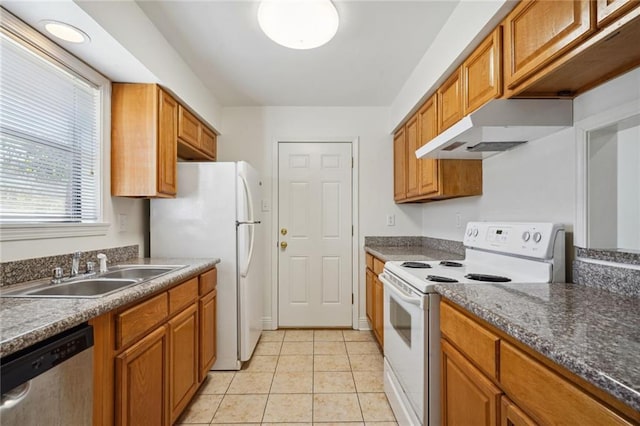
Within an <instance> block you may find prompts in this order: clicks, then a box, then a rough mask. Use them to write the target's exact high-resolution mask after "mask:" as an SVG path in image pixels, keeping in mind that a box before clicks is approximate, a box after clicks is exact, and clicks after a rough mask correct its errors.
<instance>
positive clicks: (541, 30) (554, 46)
mask: <svg viewBox="0 0 640 426" xmlns="http://www.w3.org/2000/svg"><path fill="white" fill-rule="evenodd" d="M593 7H594V4H593V3H592V2H591V1H589V0H567V1H544V0H523V1H521V2H520V3H519V4H518V5H517V6H516V7H515V9H513V11H511V13H510V14H509V15H508V16H507V18H506V19H505V21H504V24H503V25H504V80H505V84H506V87H507V88H509V89H513V88H514V87H516V86H517V85H518V84H520V83H522V81H523V80H524V79H526V78H527V77H529V76H530V75H531V74H532V73H534V72H535V71H537V70H539V69H540V68H541V67H543V66H545V65H547V64H548V63H549V62H551V61H552V60H554V59H556V58H557V57H559V56H560V55H562V54H563V53H564V52H566V51H568V50H569V49H571V48H572V47H574V46H576V45H577V44H578V43H580V42H581V41H583V40H584V39H586V38H587V37H588V36H589V35H590V34H591V33H592V32H593V31H595V19H594V18H593V17H594V13H593V12H592V8H593Z"/></svg>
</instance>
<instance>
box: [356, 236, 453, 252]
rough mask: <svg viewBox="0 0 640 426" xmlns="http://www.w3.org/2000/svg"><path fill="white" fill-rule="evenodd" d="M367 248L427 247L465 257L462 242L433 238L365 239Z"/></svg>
mask: <svg viewBox="0 0 640 426" xmlns="http://www.w3.org/2000/svg"><path fill="white" fill-rule="evenodd" d="M364 245H365V246H367V247H410V246H414V247H415V246H417V247H425V248H430V249H435V250H442V251H447V252H449V253H455V254H459V255H463V256H464V245H463V244H462V242H461V241H453V240H442V239H440V238H431V237H364Z"/></svg>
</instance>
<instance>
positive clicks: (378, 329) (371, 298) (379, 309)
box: [365, 253, 384, 348]
mask: <svg viewBox="0 0 640 426" xmlns="http://www.w3.org/2000/svg"><path fill="white" fill-rule="evenodd" d="M365 256H366V259H367V262H366V263H367V269H366V275H367V288H366V300H367V302H366V307H367V319H368V320H369V323H370V325H371V329H372V330H373V335H374V336H375V338H376V340H377V341H378V344H379V345H380V347H381V348H384V313H383V310H384V287H383V285H382V282H381V281H380V280H379V279H378V274H381V273H382V270H383V269H384V262H383V261H381V260H380V259H378V258H376V257H374V256H373V255H371V254H369V253H366V254H365Z"/></svg>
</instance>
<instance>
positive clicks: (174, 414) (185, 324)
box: [168, 303, 199, 423]
mask: <svg viewBox="0 0 640 426" xmlns="http://www.w3.org/2000/svg"><path fill="white" fill-rule="evenodd" d="M168 327H169V354H170V360H171V362H170V363H169V409H170V411H171V422H172V423H173V422H174V421H175V420H176V419H177V418H178V416H179V415H180V413H181V412H182V410H184V409H185V408H186V406H187V404H188V403H189V401H190V400H191V397H192V396H193V395H194V394H195V393H196V389H197V388H198V383H199V368H198V334H199V333H198V306H197V305H196V304H195V303H194V304H192V305H191V306H189V307H188V308H186V309H185V310H184V311H182V312H181V313H179V314H178V315H176V316H175V317H174V318H172V319H171V320H169V322H168Z"/></svg>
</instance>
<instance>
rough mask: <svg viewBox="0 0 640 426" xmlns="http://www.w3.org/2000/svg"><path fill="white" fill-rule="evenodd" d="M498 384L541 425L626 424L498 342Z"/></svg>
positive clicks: (544, 368)
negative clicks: (568, 422)
mask: <svg viewBox="0 0 640 426" xmlns="http://www.w3.org/2000/svg"><path fill="white" fill-rule="evenodd" d="M500 383H501V384H502V387H503V388H504V390H505V391H506V393H507V394H508V395H509V397H510V398H511V399H512V400H513V401H515V402H516V403H517V404H518V406H519V407H520V408H522V409H523V410H524V411H526V412H527V413H528V414H529V415H531V416H532V417H533V418H535V420H536V421H538V422H539V423H542V424H555V423H557V422H558V419H571V423H572V424H577V425H585V426H586V425H594V426H595V425H630V424H631V423H629V422H627V421H625V420H624V419H622V418H621V417H619V416H618V415H617V414H615V413H614V412H613V411H611V410H609V409H608V408H606V407H605V406H603V405H601V404H600V403H599V402H598V401H596V400H595V399H593V398H592V397H591V396H589V395H588V394H587V393H585V392H584V391H582V390H581V389H579V388H578V387H577V386H575V385H574V384H572V383H571V382H569V381H568V380H566V379H564V378H563V377H561V376H560V375H558V374H556V373H554V372H553V371H551V370H550V369H548V368H547V367H545V366H544V365H542V364H541V363H539V362H537V361H536V360H534V359H533V358H531V357H529V356H528V355H527V354H525V353H524V352H522V351H520V350H519V349H517V348H516V347H514V346H512V345H510V344H508V343H506V342H505V341H501V342H500Z"/></svg>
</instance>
